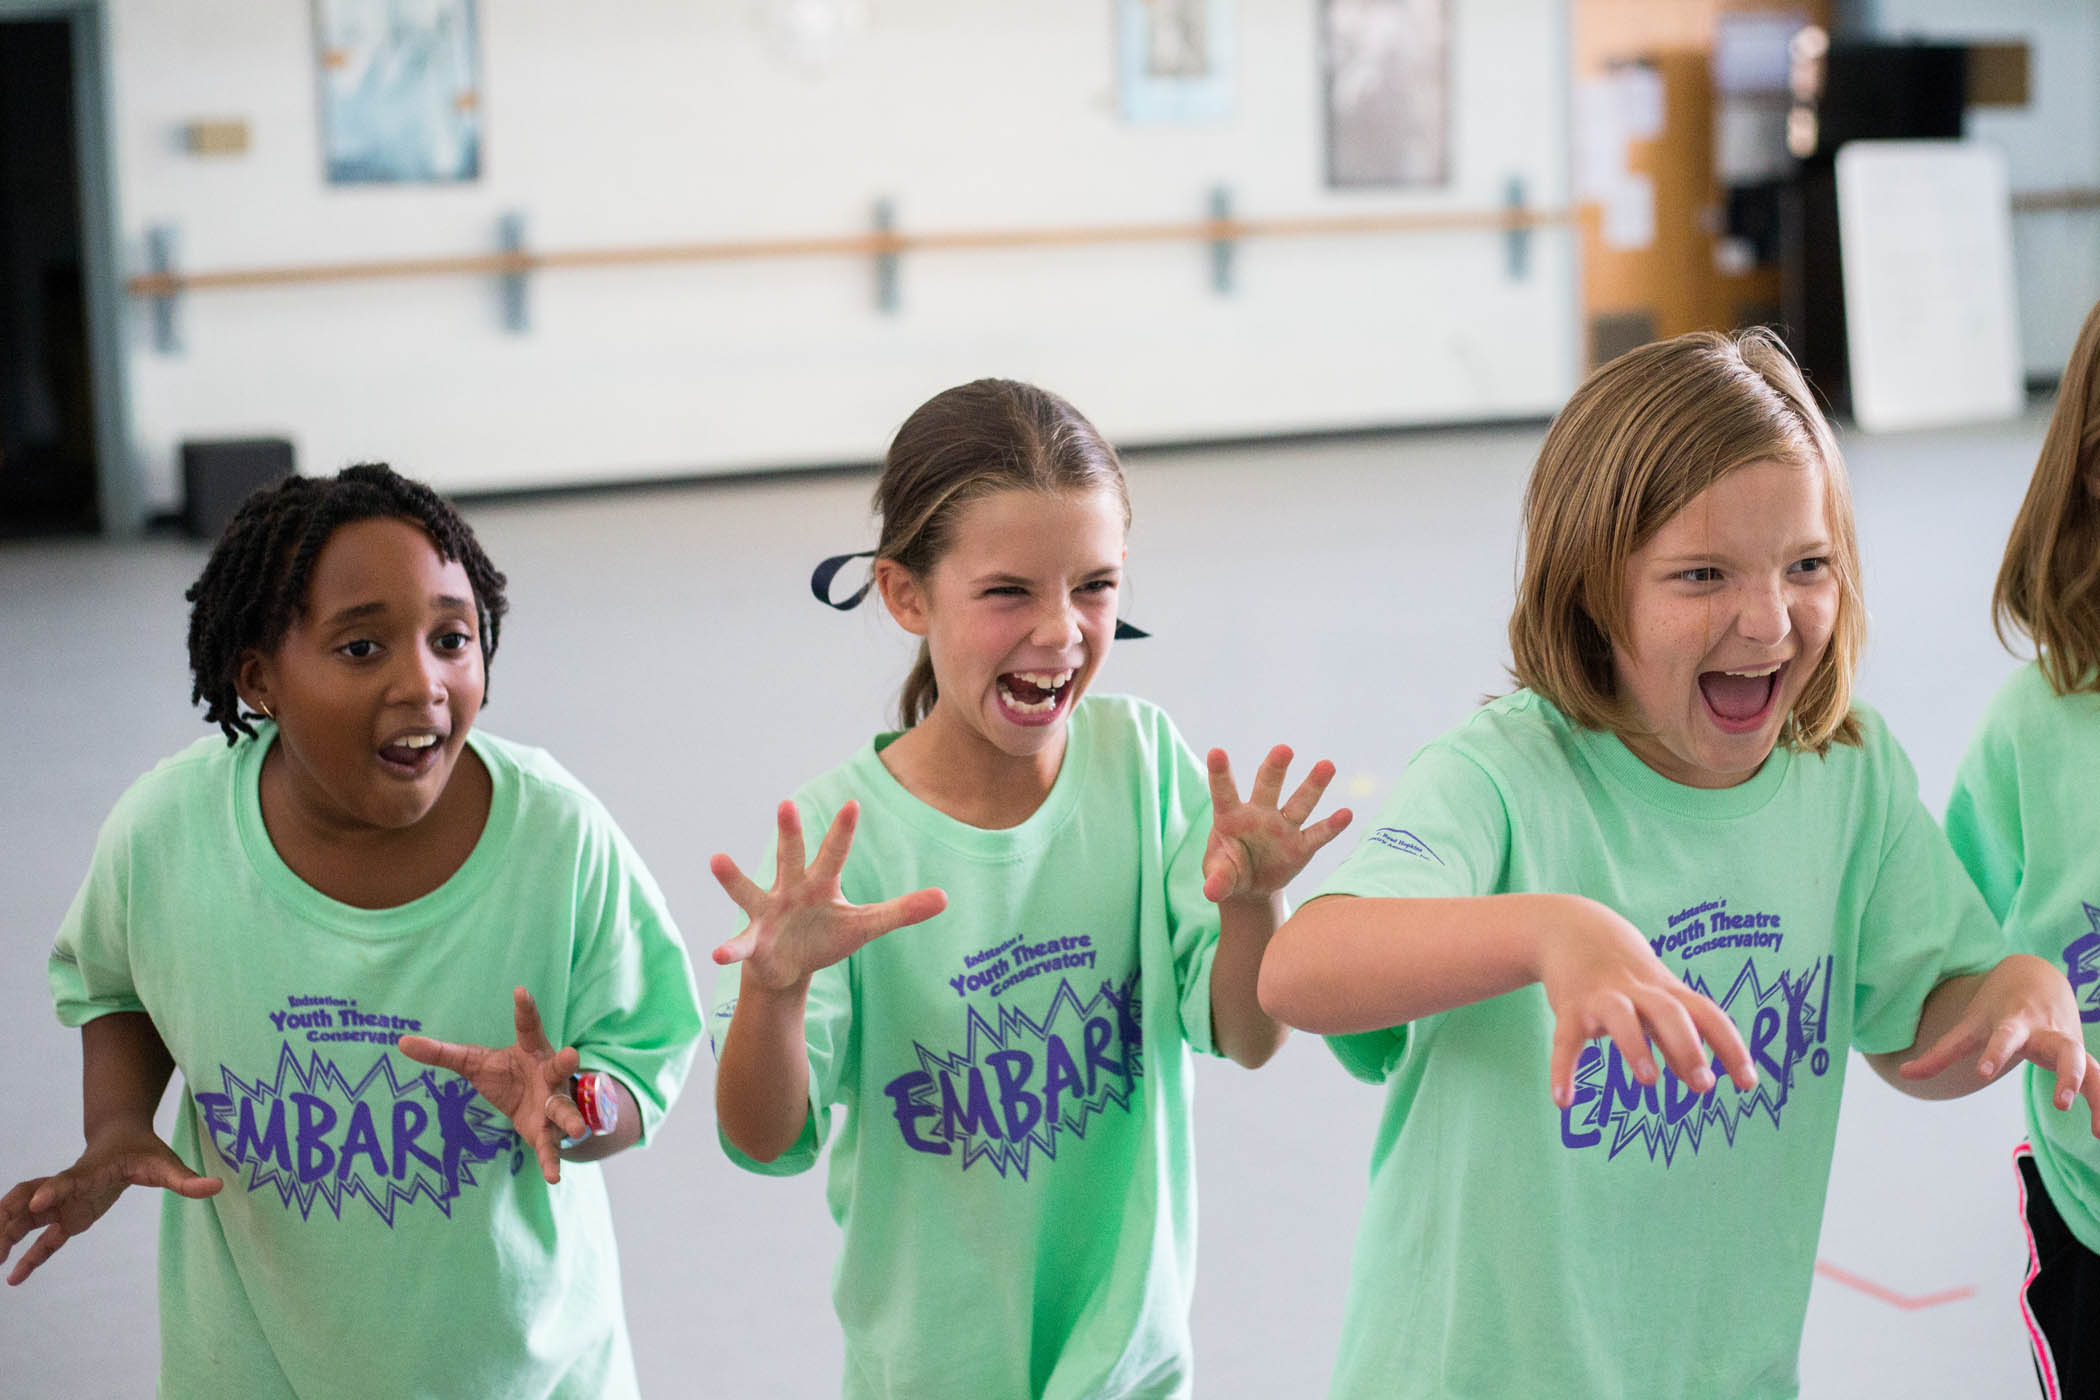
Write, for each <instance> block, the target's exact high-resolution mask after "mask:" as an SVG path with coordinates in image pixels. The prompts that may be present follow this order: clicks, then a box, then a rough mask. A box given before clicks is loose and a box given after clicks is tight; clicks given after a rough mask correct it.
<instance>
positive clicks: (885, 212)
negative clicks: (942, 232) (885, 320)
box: [875, 195, 903, 316]
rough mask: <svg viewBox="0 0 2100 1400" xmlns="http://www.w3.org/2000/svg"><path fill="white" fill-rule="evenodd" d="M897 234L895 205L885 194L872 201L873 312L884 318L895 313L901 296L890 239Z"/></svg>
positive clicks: (895, 254)
mask: <svg viewBox="0 0 2100 1400" xmlns="http://www.w3.org/2000/svg"><path fill="white" fill-rule="evenodd" d="M896 232H897V205H896V202H895V201H893V200H892V199H891V198H890V197H889V196H888V195H884V196H883V197H882V198H880V199H878V200H876V201H875V238H876V242H877V245H878V246H877V249H876V253H875V309H876V310H877V311H880V312H881V313H882V314H883V315H885V316H894V315H896V314H897V309H898V307H899V306H900V305H901V304H902V302H903V297H902V295H901V293H900V291H899V287H898V266H897V249H896V247H895V245H894V244H892V243H890V241H889V240H890V239H891V238H892V237H894V235H895V234H896Z"/></svg>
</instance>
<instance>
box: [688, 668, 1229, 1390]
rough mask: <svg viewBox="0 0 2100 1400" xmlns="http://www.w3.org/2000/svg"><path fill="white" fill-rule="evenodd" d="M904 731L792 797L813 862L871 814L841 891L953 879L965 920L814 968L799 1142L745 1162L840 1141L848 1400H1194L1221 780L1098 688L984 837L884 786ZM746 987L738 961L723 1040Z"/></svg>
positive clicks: (721, 1015)
mask: <svg viewBox="0 0 2100 1400" xmlns="http://www.w3.org/2000/svg"><path fill="white" fill-rule="evenodd" d="M894 737H895V736H894V735H884V736H882V737H880V738H877V739H876V740H875V741H874V742H873V743H872V744H870V745H869V746H868V747H867V748H865V749H863V750H862V751H861V752H860V753H859V754H858V755H857V756H856V757H854V758H853V759H852V760H851V761H849V762H848V763H846V764H845V765H844V766H842V767H840V768H837V769H834V770H833V771H832V772H830V773H827V774H825V775H824V776H823V777H821V778H819V779H817V780H816V781H815V782H813V783H811V784H809V785H808V786H807V787H805V788H804V789H803V790H802V791H801V792H800V793H798V794H797V795H796V798H795V802H796V806H797V807H798V808H799V809H800V811H801V813H802V821H803V827H804V830H805V831H806V832H807V833H808V840H809V842H810V844H811V847H812V848H814V846H815V843H816V841H817V840H818V838H819V835H820V834H821V833H822V832H823V831H824V830H825V828H826V827H827V826H828V825H829V824H830V822H831V819H832V817H833V816H834V815H835V814H836V813H837V811H838V810H839V808H840V807H841V806H843V805H844V804H845V803H846V802H847V801H848V800H849V799H858V800H859V802H860V803H861V808H862V816H861V819H860V827H859V831H858V833H857V835H856V836H855V838H854V843H853V850H852V854H851V855H850V856H849V857H848V858H847V861H846V867H845V873H844V877H843V880H842V884H843V887H844V893H845V897H846V898H847V899H849V900H851V901H853V902H854V903H856V904H867V903H873V902H875V901H877V900H883V899H888V898H890V897H892V896H895V895H899V894H904V893H907V892H909V891H911V890H916V889H919V888H921V887H923V886H928V885H937V886H939V887H941V888H942V889H944V890H946V891H947V893H948V909H947V911H946V912H945V913H942V914H941V915H939V916H937V917H935V918H933V919H930V920H928V921H927V922H925V923H923V924H918V925H915V926H913V927H910V928H903V929H898V930H896V931H895V932H893V933H890V934H887V935H885V936H883V937H881V938H878V939H876V940H875V941H874V942H873V943H870V944H868V945H867V946H866V947H864V948H862V949H861V950H860V951H858V952H856V953H855V954H853V955H852V956H851V957H849V958H848V959H846V960H845V961H844V962H842V963H839V964H837V965H835V966H833V967H830V968H827V969H825V970H824V971H822V972H819V973H818V974H817V975H816V977H815V978H814V979H813V981H812V984H811V987H810V992H809V1004H808V1016H807V1022H806V1028H807V1038H808V1045H809V1061H810V1101H811V1114H810V1126H809V1128H808V1129H807V1130H805V1132H804V1133H803V1137H802V1141H801V1142H800V1143H798V1144H797V1145H796V1146H795V1147H794V1148H793V1149H791V1150H790V1151H789V1152H788V1153H787V1155H785V1156H784V1157H782V1158H781V1159H780V1160H779V1161H777V1162H775V1163H772V1164H770V1165H764V1166H761V1165H759V1164H756V1163H754V1162H752V1161H751V1160H750V1159H749V1158H747V1157H745V1156H743V1155H742V1154H741V1153H739V1152H737V1151H736V1150H735V1149H734V1148H733V1147H730V1146H729V1144H728V1142H727V1140H726V1139H725V1140H724V1142H723V1146H724V1149H725V1150H727V1151H728V1152H729V1155H730V1157H731V1158H732V1159H733V1160H735V1161H737V1162H738V1163H739V1164H740V1165H743V1166H746V1167H750V1168H751V1169H753V1170H757V1171H765V1172H772V1173H783V1174H784V1173H789V1172H799V1171H803V1170H806V1169H807V1168H808V1167H809V1166H810V1165H811V1164H812V1163H814V1162H815V1160H816V1158H817V1154H818V1151H819V1149H820V1148H821V1146H822V1144H823V1142H824V1139H825V1138H826V1137H827V1136H828V1137H829V1138H830V1139H831V1177H830V1183H829V1195H830V1203H831V1211H832V1214H833V1216H834V1217H835V1218H836V1219H837V1220H838V1222H839V1224H840V1225H841V1226H842V1227H843V1228H844V1230H845V1240H844V1244H843V1248H842V1249H841V1252H840V1255H839V1261H838V1269H837V1273H836V1276H835V1279H834V1285H833V1299H834V1301H835V1303H836V1304H837V1308H838V1314H839V1319H840V1321H841V1322H842V1323H843V1324H844V1327H845V1333H846V1369H845V1385H844V1390H845V1394H847V1395H848V1396H853V1397H893V1398H894V1400H944V1397H953V1400H1020V1398H1021V1397H1040V1398H1041V1400H1079V1397H1089V1398H1090V1400H1109V1398H1110V1397H1166V1396H1181V1395H1186V1394H1187V1393H1188V1391H1189V1385H1190V1357H1189V1336H1188V1310H1189V1298H1190V1289H1191V1284H1192V1280H1193V1277H1194V1269H1195V1243H1196V1191H1195V1164H1194V1134H1193V1131H1192V1125H1191V1116H1190V1097H1191V1092H1192V1087H1193V1084H1192V1073H1193V1064H1192V1061H1191V1056H1190V1051H1191V1050H1192V1049H1194V1050H1199V1051H1210V1050H1211V1021H1210V969H1211V960H1212V958H1213V956H1214V955H1215V952H1216V949H1217V941H1218V918H1217V909H1216V906H1214V905H1212V904H1210V903H1209V902H1208V901H1207V900H1205V899H1204V898H1203V891H1202V860H1203V850H1204V846H1205V844H1206V842H1207V841H1208V839H1209V835H1210V792H1209V787H1208V784H1207V780H1206V778H1205V775H1204V772H1203V769H1202V767H1201V765H1200V764H1198V763H1197V761H1196V759H1195V757H1194V756H1193V755H1192V754H1191V753H1190V752H1189V751H1188V748H1187V746H1186V745H1184V744H1183V743H1182V741H1181V738H1180V736H1179V735H1178V734H1176V733H1175V731H1174V727H1173V725H1172V724H1171V723H1170V722H1169V721H1168V719H1167V717H1166V716H1165V715H1164V714H1163V713H1161V712H1160V711H1159V710H1158V709H1156V708H1154V707H1153V706H1150V705H1147V704H1144V703H1142V702H1140V701H1136V700H1130V699H1125V698H1120V697H1101V698H1089V699H1085V700H1082V701H1081V702H1080V703H1079V705H1078V706H1077V708H1076V709H1075V710H1074V711H1073V713H1072V717H1071V720H1070V735H1069V738H1068V740H1067V743H1066V747H1065V755H1064V760H1063V764H1062V766H1061V768H1060V769H1059V772H1058V775H1057V781H1056V783H1055V784H1054V785H1053V786H1052V788H1051V790H1050V795H1049V797H1048V798H1047V799H1046V800H1045V801H1044V803H1043V805H1042V806H1041V807H1040V808H1038V809H1037V810H1036V812H1035V813H1034V814H1033V815H1032V816H1030V817H1029V818H1028V820H1027V821H1025V822H1023V823H1022V824H1021V825H1019V826H1017V827H1013V828H1011V829H1008V830H1003V831H987V830H983V829H981V828H978V827H973V826H967V825H965V824H963V823H961V822H958V821H956V820H954V819H953V818H950V817H948V816H945V815H943V814H942V813H941V812H939V811H937V810H935V809H934V808H932V807H930V806H928V805H926V804H925V803H923V802H921V801H920V800H919V799H917V798H916V797H913V796H912V795H911V794H910V793H909V792H907V791H906V790H905V789H904V788H903V787H902V786H901V785H899V783H898V782H897V780H896V779H895V778H893V777H891V776H890V773H889V770H888V769H886V768H884V767H883V764H882V760H881V759H880V758H879V757H878V756H877V755H878V753H879V751H880V750H881V748H882V747H883V746H884V745H885V744H887V743H888V742H889V740H890V739H892V738H894ZM771 866H772V860H771V857H770V856H769V857H768V859H767V861H766V870H765V871H764V872H763V873H762V874H761V875H760V876H759V880H760V883H762V884H770V883H771V880H772V873H771ZM737 987H738V970H737V969H736V968H734V967H731V968H728V969H725V970H724V972H723V976H722V980H721V985H720V988H719V994H718V998H717V1001H716V1004H715V1011H714V1018H713V1020H712V1022H711V1023H710V1035H711V1038H712V1039H713V1041H714V1043H715V1044H716V1045H717V1046H719V1045H720V1044H721V1043H722V1037H723V1035H724V1034H725V1033H726V1031H727V1030H728V1026H729V1022H730V1018H731V1017H732V1016H733V1015H734V1014H735V1009H736V998H737ZM833 1105H838V1106H840V1107H842V1108H843V1109H844V1113H843V1118H842V1120H834V1117H833V1113H832V1106H833Z"/></svg>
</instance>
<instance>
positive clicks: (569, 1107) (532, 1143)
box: [400, 987, 589, 1186]
mask: <svg viewBox="0 0 2100 1400" xmlns="http://www.w3.org/2000/svg"><path fill="white" fill-rule="evenodd" d="M511 1020H512V1023H513V1024H514V1025H515V1026H516V1028H517V1032H518V1038H517V1039H516V1040H515V1041H513V1042H512V1043H511V1044H509V1045H504V1046H487V1045H455V1044H453V1043H452V1042H451V1041H449V1040H432V1039H431V1038H430V1037H429V1036H426V1035H404V1036H402V1037H401V1041H400V1046H401V1053H402V1054H404V1055H406V1056H408V1058H410V1059H411V1060H414V1061H416V1062H417V1063H418V1064H425V1065H430V1066H433V1067H434V1068H437V1069H448V1070H451V1071H452V1072H453V1073H454V1074H456V1075H458V1076H459V1077H460V1078H462V1079H464V1080H466V1081H467V1082H468V1083H469V1084H471V1085H473V1086H474V1090H475V1092H476V1093H478V1094H480V1095H481V1097H483V1098H484V1099H487V1100H488V1101H489V1103H490V1105H491V1106H493V1107H494V1108H496V1109H497V1110H499V1111H500V1112H502V1113H503V1114H504V1116H506V1117H507V1118H509V1119H510V1123H511V1126H512V1127H513V1128H516V1129H517V1130H518V1136H519V1137H521V1138H523V1139H524V1140H525V1143H526V1145H527V1146H529V1147H531V1148H532V1150H533V1152H534V1154H535V1155H536V1156H538V1158H539V1159H540V1175H541V1176H543V1177H545V1178H546V1180H547V1184H548V1185H549V1186H552V1185H553V1184H554V1183H556V1182H558V1181H560V1180H561V1140H562V1139H563V1138H564V1137H582V1136H583V1135H584V1133H585V1132H586V1131H587V1130H588V1128H589V1124H587V1123H585V1122H584V1118H583V1111H582V1110H581V1109H579V1108H577V1107H576V1100H574V1099H572V1098H570V1097H569V1076H570V1075H573V1074H574V1073H576V1063H577V1057H576V1051H575V1050H574V1049H561V1050H557V1049H555V1048H554V1045H553V1044H552V1043H551V1042H550V1041H549V1040H548V1039H547V1033H546V1031H545V1030H543V1029H542V1028H541V1026H540V1008H539V1006H538V1005H537V1004H536V1003H535V1002H534V1001H533V999H532V994H531V993H530V992H527V991H526V990H525V989H524V988H523V987H517V988H514V989H512V992H511Z"/></svg>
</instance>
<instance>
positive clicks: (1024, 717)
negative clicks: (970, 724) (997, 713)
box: [998, 671, 1075, 724]
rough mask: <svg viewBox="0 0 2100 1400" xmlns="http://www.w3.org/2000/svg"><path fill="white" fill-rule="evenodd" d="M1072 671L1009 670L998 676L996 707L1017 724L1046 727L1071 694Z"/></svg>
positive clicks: (1061, 709) (1060, 711)
mask: <svg viewBox="0 0 2100 1400" xmlns="http://www.w3.org/2000/svg"><path fill="white" fill-rule="evenodd" d="M1074 674H1075V673H1074V672H1072V671H1008V672H1006V673H1005V674H1004V675H1002V676H1000V677H999V685H998V690H999V708H1000V709H1002V710H1004V711H1005V712H1006V716H1007V718H1008V719H1011V720H1012V721H1013V722H1014V723H1016V724H1048V723H1050V722H1051V721H1052V720H1054V719H1056V718H1057V716H1058V715H1059V714H1060V713H1062V711H1063V710H1064V707H1065V705H1066V703H1067V702H1068V701H1069V700H1070V699H1071V695H1072V677H1073V675H1074Z"/></svg>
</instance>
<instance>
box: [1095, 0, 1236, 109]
mask: <svg viewBox="0 0 2100 1400" xmlns="http://www.w3.org/2000/svg"><path fill="white" fill-rule="evenodd" d="M1235 57H1236V55H1235V53H1234V49H1233V27H1232V0H1117V3H1116V61H1117V65H1118V67H1119V69H1120V70H1121V71H1120V74H1119V77H1120V83H1119V86H1120V88H1121V90H1122V96H1123V119H1124V120H1125V121H1133V122H1204V121H1217V120H1219V119H1220V118H1223V117H1227V116H1230V115H1231V113H1232V87H1233V67H1234V59H1235Z"/></svg>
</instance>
